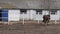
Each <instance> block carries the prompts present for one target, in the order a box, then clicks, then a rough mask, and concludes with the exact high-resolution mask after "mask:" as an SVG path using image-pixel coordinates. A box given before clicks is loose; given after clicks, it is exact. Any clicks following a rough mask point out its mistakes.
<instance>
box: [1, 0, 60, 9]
mask: <svg viewBox="0 0 60 34" xmlns="http://www.w3.org/2000/svg"><path fill="white" fill-rule="evenodd" d="M3 3H8V4H11V5H13V6H16V7H17V8H25V9H31V8H33V9H60V0H0V4H3Z"/></svg>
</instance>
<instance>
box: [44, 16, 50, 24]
mask: <svg viewBox="0 0 60 34" xmlns="http://www.w3.org/2000/svg"><path fill="white" fill-rule="evenodd" d="M49 21H50V15H44V16H43V22H44V23H45V25H48V23H49Z"/></svg>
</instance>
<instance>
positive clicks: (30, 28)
mask: <svg viewBox="0 0 60 34" xmlns="http://www.w3.org/2000/svg"><path fill="white" fill-rule="evenodd" d="M0 34H60V24H49V25H47V26H45V25H44V24H34V23H32V24H31V23H27V24H24V25H23V24H21V23H18V24H13V25H4V24H1V25H0Z"/></svg>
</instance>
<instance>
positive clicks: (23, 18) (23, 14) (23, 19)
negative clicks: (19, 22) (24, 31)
mask: <svg viewBox="0 0 60 34" xmlns="http://www.w3.org/2000/svg"><path fill="white" fill-rule="evenodd" d="M23 16H24V13H23ZM23 24H24V17H23Z"/></svg>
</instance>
